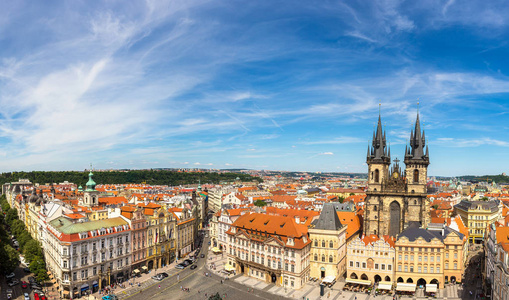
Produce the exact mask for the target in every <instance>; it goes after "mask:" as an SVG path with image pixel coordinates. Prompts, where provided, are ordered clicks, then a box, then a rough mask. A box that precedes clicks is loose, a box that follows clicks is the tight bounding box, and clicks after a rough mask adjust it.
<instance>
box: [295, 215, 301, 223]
mask: <svg viewBox="0 0 509 300" xmlns="http://www.w3.org/2000/svg"><path fill="white" fill-rule="evenodd" d="M295 223H297V224H300V217H299V216H295Z"/></svg>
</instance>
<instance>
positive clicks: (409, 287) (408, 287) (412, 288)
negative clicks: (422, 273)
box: [396, 282, 416, 292]
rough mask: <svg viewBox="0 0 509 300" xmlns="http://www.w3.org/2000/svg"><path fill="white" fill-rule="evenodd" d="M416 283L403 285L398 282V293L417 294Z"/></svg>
mask: <svg viewBox="0 0 509 300" xmlns="http://www.w3.org/2000/svg"><path fill="white" fill-rule="evenodd" d="M415 287H416V284H415V283H403V282H398V285H397V286H396V291H399V292H415Z"/></svg>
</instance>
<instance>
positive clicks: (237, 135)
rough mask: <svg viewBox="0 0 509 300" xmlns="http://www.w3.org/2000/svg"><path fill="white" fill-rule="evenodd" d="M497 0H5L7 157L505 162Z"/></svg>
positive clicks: (489, 167)
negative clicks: (380, 141)
mask: <svg viewBox="0 0 509 300" xmlns="http://www.w3.org/2000/svg"><path fill="white" fill-rule="evenodd" d="M507 15H509V6H508V5H506V4H505V3H504V1H488V2H487V1H454V0H448V1H407V2H404V1H273V0H272V1H128V2H126V1H104V2H101V1H81V2H80V1H72V2H68V1H66V2H64V1H51V2H48V1H25V2H23V1H6V2H5V3H3V4H2V10H0V45H1V46H0V104H1V106H2V109H1V117H0V141H1V144H0V145H1V146H0V170H1V171H13V170H72V169H74V170H81V169H84V168H86V167H87V166H88V165H89V163H90V162H92V163H93V164H94V166H95V167H96V168H150V167H201V168H254V169H272V170H307V171H341V172H366V169H367V167H366V165H365V156H366V148H367V144H368V142H369V139H370V138H371V135H372V131H373V129H374V124H375V122H376V121H377V116H378V108H379V105H378V104H379V102H380V101H381V103H382V106H381V112H382V120H383V123H384V125H385V127H386V130H387V133H388V140H389V142H390V143H391V152H392V155H393V157H396V156H398V157H399V158H402V156H403V151H404V150H403V149H404V147H405V142H406V139H408V138H409V136H410V129H411V126H412V123H413V122H414V121H415V116H416V110H417V105H416V103H417V101H419V102H420V113H421V120H422V121H423V123H424V125H423V127H424V129H425V130H426V137H427V138H428V141H427V142H428V144H429V147H430V159H431V165H430V168H429V174H430V175H462V174H463V175H464V174H478V175H482V174H499V173H501V172H506V171H509V160H507V157H508V154H509V140H508V139H507V137H508V135H507V133H506V132H507V131H508V126H509V124H508V123H509V122H508V114H507V113H508V112H509V101H508V99H509V97H508V95H509V77H508V75H507V74H508V73H509V59H508V58H507V57H508V54H509V51H508V50H509V45H508V42H507V36H508V33H509V28H508V27H509V26H508V25H509V24H508V22H509V21H508V20H507V18H506V16H507Z"/></svg>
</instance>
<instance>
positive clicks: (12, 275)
mask: <svg viewBox="0 0 509 300" xmlns="http://www.w3.org/2000/svg"><path fill="white" fill-rule="evenodd" d="M14 277H16V274H14V273H11V274H7V275H5V278H7V279H11V278H14Z"/></svg>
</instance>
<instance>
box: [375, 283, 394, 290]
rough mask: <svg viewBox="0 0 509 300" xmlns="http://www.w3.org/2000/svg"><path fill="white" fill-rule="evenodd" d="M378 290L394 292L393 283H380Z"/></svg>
mask: <svg viewBox="0 0 509 300" xmlns="http://www.w3.org/2000/svg"><path fill="white" fill-rule="evenodd" d="M378 289H379V290H387V291H390V290H392V282H389V281H379V282H378Z"/></svg>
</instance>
